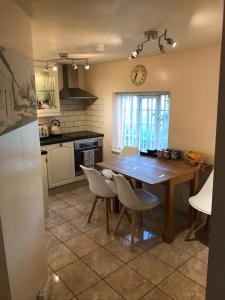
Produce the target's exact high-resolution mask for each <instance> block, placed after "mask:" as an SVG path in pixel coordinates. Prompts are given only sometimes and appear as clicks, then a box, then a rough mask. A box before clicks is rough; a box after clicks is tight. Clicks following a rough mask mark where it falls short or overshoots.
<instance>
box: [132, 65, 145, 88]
mask: <svg viewBox="0 0 225 300" xmlns="http://www.w3.org/2000/svg"><path fill="white" fill-rule="evenodd" d="M130 77H131V81H132V82H133V84H135V85H136V86H140V85H142V84H143V83H144V82H145V80H146V77H147V71H146V69H145V67H144V66H143V65H137V66H135V67H134V68H133V69H132V71H131V76H130Z"/></svg>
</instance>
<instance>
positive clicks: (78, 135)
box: [40, 131, 104, 146]
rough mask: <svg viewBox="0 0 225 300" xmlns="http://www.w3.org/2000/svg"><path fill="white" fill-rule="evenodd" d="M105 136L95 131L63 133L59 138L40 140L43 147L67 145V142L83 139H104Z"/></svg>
mask: <svg viewBox="0 0 225 300" xmlns="http://www.w3.org/2000/svg"><path fill="white" fill-rule="evenodd" d="M103 136H104V134H102V133H98V132H93V131H76V132H68V133H62V134H61V135H59V136H49V137H48V138H43V139H40V144H41V146H45V145H51V144H58V143H65V142H71V141H75V140H83V139H90V138H96V137H103Z"/></svg>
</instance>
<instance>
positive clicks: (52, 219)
mask: <svg viewBox="0 0 225 300" xmlns="http://www.w3.org/2000/svg"><path fill="white" fill-rule="evenodd" d="M63 223H66V220H64V219H63V218H61V217H60V216H58V215H56V214H55V213H51V214H50V216H49V217H48V218H46V219H45V227H46V228H48V229H49V228H52V227H54V226H57V225H60V224H63Z"/></svg>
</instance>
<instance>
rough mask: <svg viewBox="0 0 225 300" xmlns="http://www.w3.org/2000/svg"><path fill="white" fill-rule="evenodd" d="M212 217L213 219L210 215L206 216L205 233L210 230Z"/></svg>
mask: <svg viewBox="0 0 225 300" xmlns="http://www.w3.org/2000/svg"><path fill="white" fill-rule="evenodd" d="M210 217H211V216H210V215H206V220H205V226H204V229H205V231H207V230H208V227H209V221H210Z"/></svg>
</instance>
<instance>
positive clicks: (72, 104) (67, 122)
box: [38, 99, 104, 133]
mask: <svg viewBox="0 0 225 300" xmlns="http://www.w3.org/2000/svg"><path fill="white" fill-rule="evenodd" d="M53 119H58V120H59V121H60V123H61V132H62V133H66V132H73V131H81V130H89V131H96V132H100V133H104V101H103V99H97V100H96V101H89V102H88V104H84V102H83V100H76V101H73V100H67V99H63V100H61V116H59V117H49V118H39V119H38V123H39V124H49V123H50V122H51V120H53Z"/></svg>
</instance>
